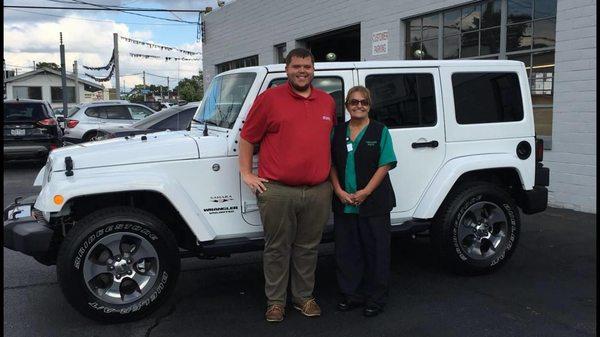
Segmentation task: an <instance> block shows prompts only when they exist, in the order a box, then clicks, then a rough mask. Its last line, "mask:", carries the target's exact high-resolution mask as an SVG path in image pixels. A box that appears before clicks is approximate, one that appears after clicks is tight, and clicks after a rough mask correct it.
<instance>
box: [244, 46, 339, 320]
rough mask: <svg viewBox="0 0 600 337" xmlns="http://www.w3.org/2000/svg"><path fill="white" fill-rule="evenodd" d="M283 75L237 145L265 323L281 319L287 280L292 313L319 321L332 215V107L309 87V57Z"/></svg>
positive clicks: (297, 54)
mask: <svg viewBox="0 0 600 337" xmlns="http://www.w3.org/2000/svg"><path fill="white" fill-rule="evenodd" d="M285 71H286V74H287V77H288V82H287V84H284V85H280V86H278V87H275V88H271V89H268V90H266V91H265V92H264V93H262V94H261V95H259V96H258V97H257V98H256V100H255V102H254V105H253V106H252V108H251V109H250V111H249V112H248V116H247V118H246V120H245V122H244V127H243V129H242V133H241V139H240V158H239V160H240V172H241V175H242V179H243V181H244V183H246V185H248V187H249V188H250V189H251V190H252V191H253V192H255V193H256V194H257V199H258V207H259V211H260V217H261V220H262V224H263V228H264V236H265V249H264V253H263V269H264V273H265V293H266V296H267V304H268V307H267V312H266V313H265V318H266V320H267V321H269V322H280V321H282V320H283V317H284V315H285V304H286V295H287V285H288V279H290V278H291V292H292V302H293V304H294V308H296V309H298V310H299V311H300V312H301V313H302V314H303V315H305V316H308V317H315V316H320V315H321V309H320V308H319V306H318V305H317V303H316V302H315V299H314V297H313V294H312V292H313V288H314V283H315V269H316V266H317V246H318V245H319V242H321V235H322V233H323V227H324V226H325V223H326V222H327V219H328V218H329V215H330V212H331V196H332V187H331V184H330V182H329V180H328V176H329V170H330V163H331V158H330V153H331V152H330V146H331V145H330V138H329V136H330V134H331V130H332V128H333V126H334V124H335V102H334V101H333V98H332V97H331V96H330V95H329V94H327V93H326V92H324V91H321V90H319V89H316V88H314V87H313V86H312V85H311V82H312V79H313V75H314V57H313V55H312V54H311V52H310V51H308V50H306V49H303V48H297V49H294V50H292V51H290V53H289V54H288V55H287V57H286V66H285ZM256 144H260V153H259V165H258V176H256V175H254V174H253V173H252V153H253V149H254V145H256ZM290 261H291V263H290ZM290 274H291V275H290Z"/></svg>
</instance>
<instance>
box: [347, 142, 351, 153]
mask: <svg viewBox="0 0 600 337" xmlns="http://www.w3.org/2000/svg"><path fill="white" fill-rule="evenodd" d="M346 148H347V149H348V152H352V143H348V144H346Z"/></svg>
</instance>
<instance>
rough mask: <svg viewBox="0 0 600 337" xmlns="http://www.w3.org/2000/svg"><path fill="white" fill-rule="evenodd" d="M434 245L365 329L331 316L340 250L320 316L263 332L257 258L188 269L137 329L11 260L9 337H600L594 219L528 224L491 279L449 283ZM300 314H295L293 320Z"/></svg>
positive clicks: (321, 280)
mask: <svg viewBox="0 0 600 337" xmlns="http://www.w3.org/2000/svg"><path fill="white" fill-rule="evenodd" d="M39 168H40V165H39V164H9V165H8V166H7V165H6V163H5V169H4V179H5V180H4V206H5V207H6V206H7V205H8V204H10V203H11V202H12V200H13V199H14V198H15V197H16V196H19V195H25V196H26V195H30V194H34V193H36V192H37V191H39V189H38V188H34V187H32V186H31V184H32V183H33V179H34V178H35V175H36V174H37V171H38V170H39ZM429 248H430V247H429V241H428V239H427V238H418V239H415V240H408V241H399V242H397V244H396V245H395V246H394V248H393V251H392V253H393V257H392V288H391V294H390V301H389V305H388V307H387V308H386V311H385V312H384V313H383V314H382V315H380V316H378V317H375V318H363V317H362V315H361V313H360V311H355V312H349V313H340V312H336V311H335V304H336V283H335V273H334V268H335V265H334V260H333V256H332V252H333V245H332V244H325V245H322V246H321V254H320V258H319V265H318V268H317V286H316V295H317V298H318V300H319V303H320V304H321V307H322V308H323V311H324V313H323V316H322V317H321V318H317V319H308V318H305V317H303V316H301V315H300V314H299V313H297V312H292V311H288V315H287V317H286V320H285V321H284V322H283V323H280V324H276V325H270V324H267V323H266V322H264V320H263V311H264V294H263V287H262V286H263V276H262V266H261V258H260V253H248V254H240V255H237V256H233V257H232V258H229V259H217V260H212V261H201V260H196V259H192V260H184V263H183V265H182V268H183V271H182V273H181V276H180V279H179V282H178V285H177V288H176V291H175V292H174V294H173V296H172V298H171V300H170V301H169V302H168V303H166V304H165V305H164V306H163V307H162V308H161V309H160V310H159V311H158V312H156V313H155V314H153V315H152V316H151V317H149V318H147V319H145V320H141V321H138V322H135V323H128V324H119V325H101V324H98V323H96V322H94V321H90V320H88V319H86V318H84V317H82V316H81V315H80V314H78V313H77V312H76V311H75V310H74V309H72V308H71V307H70V306H69V304H68V303H67V302H66V300H65V299H64V297H63V296H62V294H61V292H60V289H59V287H58V284H57V283H56V274H55V268H54V267H46V266H43V265H41V264H39V263H37V262H36V261H35V260H33V259H32V258H29V257H27V256H24V255H22V254H19V253H16V252H13V251H10V250H7V249H4V334H5V336H108V335H118V336H224V335H228V336H242V335H243V336H264V335H273V336H275V335H277V336H460V337H466V336H477V337H482V336H518V337H523V336H548V337H550V336H569V337H572V336H573V337H575V336H595V335H596V303H597V300H596V282H597V278H596V268H597V267H596V217H595V215H593V214H586V213H578V212H573V211H569V210H562V209H548V210H547V211H546V212H544V213H542V214H536V215H533V216H524V223H523V228H522V236H521V241H520V242H519V246H518V248H517V250H516V252H515V254H514V255H513V257H512V259H511V260H510V261H509V262H508V264H507V265H505V266H504V267H503V268H502V269H500V270H499V271H497V272H496V273H494V274H492V275H485V276H478V277H459V276H455V275H451V274H448V273H446V272H445V271H443V269H442V268H441V267H440V266H439V265H438V264H437V263H436V261H435V260H434V259H433V258H432V257H431V254H430V253H429ZM291 310H293V309H291Z"/></svg>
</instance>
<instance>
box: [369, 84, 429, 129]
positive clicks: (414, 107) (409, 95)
mask: <svg viewBox="0 0 600 337" xmlns="http://www.w3.org/2000/svg"><path fill="white" fill-rule="evenodd" d="M365 84H366V87H367V88H368V89H369V90H370V91H371V99H372V103H371V112H370V114H371V116H372V118H374V119H375V120H378V121H380V122H382V123H384V124H385V125H386V126H387V127H388V128H390V129H392V128H414V127H425V126H433V125H435V124H436V121H437V118H436V107H435V87H434V83H433V76H432V75H431V74H384V75H369V76H367V78H366V80H365Z"/></svg>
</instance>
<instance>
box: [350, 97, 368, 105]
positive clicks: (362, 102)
mask: <svg viewBox="0 0 600 337" xmlns="http://www.w3.org/2000/svg"><path fill="white" fill-rule="evenodd" d="M359 103H360V104H362V106H369V105H371V103H369V101H367V100H366V99H361V100H358V99H351V100H349V101H348V104H350V105H351V106H358V104H359Z"/></svg>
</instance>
